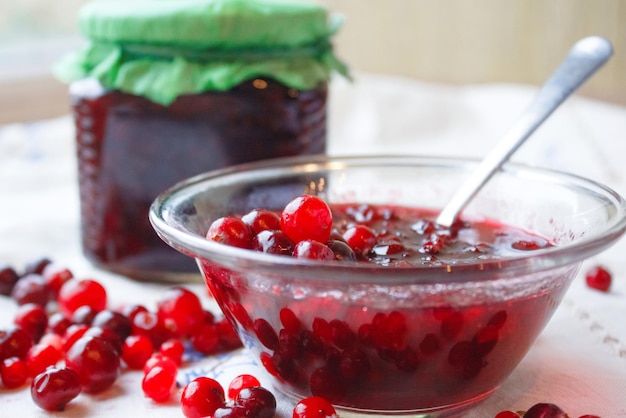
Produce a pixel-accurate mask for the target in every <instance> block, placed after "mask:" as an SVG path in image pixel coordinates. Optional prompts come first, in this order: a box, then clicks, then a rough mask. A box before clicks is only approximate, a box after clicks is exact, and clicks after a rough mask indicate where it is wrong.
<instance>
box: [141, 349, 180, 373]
mask: <svg viewBox="0 0 626 418" xmlns="http://www.w3.org/2000/svg"><path fill="white" fill-rule="evenodd" d="M155 366H160V367H163V368H167V369H169V370H170V371H173V372H176V371H177V370H178V365H177V364H176V362H175V361H174V360H172V359H171V358H169V357H166V356H164V355H163V354H161V353H153V354H152V355H151V356H150V358H149V359H148V360H147V361H146V364H144V366H143V373H144V374H147V373H148V372H149V371H150V369H152V368H153V367H155Z"/></svg>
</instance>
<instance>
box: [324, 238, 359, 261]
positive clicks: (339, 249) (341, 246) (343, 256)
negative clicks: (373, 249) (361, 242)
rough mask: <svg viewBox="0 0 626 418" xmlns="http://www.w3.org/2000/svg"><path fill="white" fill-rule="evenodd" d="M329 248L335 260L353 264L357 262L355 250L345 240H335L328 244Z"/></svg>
mask: <svg viewBox="0 0 626 418" xmlns="http://www.w3.org/2000/svg"><path fill="white" fill-rule="evenodd" d="M327 245H328V248H330V249H331V250H332V252H333V253H334V254H335V260H337V261H343V262H353V261H356V260H357V257H356V254H355V253H354V250H352V248H350V246H349V245H348V244H346V243H345V242H344V241H343V239H342V240H338V239H333V240H330V241H329V242H328V244H327Z"/></svg>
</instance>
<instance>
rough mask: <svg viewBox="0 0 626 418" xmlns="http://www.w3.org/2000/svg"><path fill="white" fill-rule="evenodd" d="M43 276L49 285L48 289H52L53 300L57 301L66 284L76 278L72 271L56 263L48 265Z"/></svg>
mask: <svg viewBox="0 0 626 418" xmlns="http://www.w3.org/2000/svg"><path fill="white" fill-rule="evenodd" d="M41 275H42V276H43V278H44V279H45V280H46V283H48V288H49V289H50V292H51V297H52V298H53V299H56V298H57V297H58V296H59V291H60V290H61V287H62V286H63V285H64V284H65V282H67V281H69V280H70V279H71V278H73V277H74V274H73V273H72V271H71V270H70V269H68V268H66V267H62V266H59V265H57V264H54V263H50V264H48V265H46V266H45V267H44V269H43V271H42V273H41Z"/></svg>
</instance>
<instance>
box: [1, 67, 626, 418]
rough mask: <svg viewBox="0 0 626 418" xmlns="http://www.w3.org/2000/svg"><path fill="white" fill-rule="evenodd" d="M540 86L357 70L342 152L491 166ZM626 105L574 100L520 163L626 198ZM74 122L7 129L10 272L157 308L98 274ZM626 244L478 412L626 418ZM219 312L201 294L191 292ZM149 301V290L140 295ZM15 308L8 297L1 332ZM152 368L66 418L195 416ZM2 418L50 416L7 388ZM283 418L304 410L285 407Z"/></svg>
mask: <svg viewBox="0 0 626 418" xmlns="http://www.w3.org/2000/svg"><path fill="white" fill-rule="evenodd" d="M534 93H535V88H533V87H528V86H516V85H493V84H489V85H472V86H446V85H433V84H424V83H420V82H417V81H414V80H408V79H403V78H394V77H387V76H374V75H366V74H358V75H357V76H356V77H355V80H354V82H353V83H348V82H346V81H344V80H334V81H333V84H332V85H331V97H330V103H329V110H330V121H329V152H330V153H332V154H357V153H358V154H371V153H388V154H398V153H407V152H411V153H416V154H429V155H455V156H472V157H480V156H482V155H484V154H485V153H486V152H487V151H488V150H489V149H490V147H491V146H492V145H493V144H494V143H495V142H496V141H497V139H498V137H499V135H500V134H501V133H503V132H504V131H505V130H506V128H507V127H508V126H510V124H511V123H513V121H514V120H515V118H516V117H517V116H518V115H519V114H520V113H521V111H522V110H523V109H524V107H525V106H526V105H527V104H528V103H529V102H530V99H531V98H532V96H533V94H534ZM625 156H626V108H623V107H619V106H615V105H610V104H606V103H601V102H597V101H592V100H586V99H583V98H580V97H573V98H571V99H570V100H569V101H568V102H567V103H565V104H564V105H563V106H562V107H561V108H560V109H559V110H557V112H556V113H555V114H554V115H553V117H552V118H551V119H550V120H549V121H547V122H546V124H545V125H544V126H542V127H541V128H540V129H539V130H538V131H537V133H536V134H535V136H533V138H531V139H530V140H529V142H528V143H527V144H525V145H524V146H523V147H522V149H521V150H520V151H519V152H518V153H517V154H516V155H515V156H514V158H513V159H514V160H516V161H520V162H527V163H532V164H535V165H539V166H546V167H550V168H556V169H561V170H565V171H570V172H573V173H576V174H579V175H583V176H586V177H590V178H592V179H594V180H597V181H599V182H602V183H605V184H607V185H608V186H610V187H612V188H614V189H615V190H616V191H618V192H619V193H621V194H626V163H625V162H624V161H625V160H626V157H625ZM78 216H79V209H78V192H77V181H76V162H75V156H74V143H73V127H72V120H71V118H70V116H67V117H63V118H59V119H54V120H45V121H37V122H33V123H28V124H20V125H10V126H4V127H0V264H3V263H4V264H9V265H12V266H14V267H16V268H17V269H20V268H22V267H23V266H24V264H25V263H27V262H29V261H31V260H33V259H34V258H37V257H40V256H47V257H49V258H51V259H53V260H55V261H57V262H59V263H62V264H65V265H66V266H67V267H69V268H70V269H71V270H72V271H74V273H75V275H76V276H79V277H93V278H96V279H97V280H99V281H101V282H102V283H103V284H104V285H105V287H106V288H107V291H108V292H109V296H110V305H111V307H115V306H119V305H121V304H124V303H136V302H142V303H144V304H145V305H147V306H148V307H153V306H154V303H155V301H156V300H157V299H158V297H159V295H160V294H161V291H162V290H163V288H164V286H167V285H159V284H146V283H137V282H133V281H130V280H128V279H126V278H124V277H120V276H116V275H112V274H108V273H106V272H103V271H100V270H97V269H95V268H94V267H92V266H91V265H90V264H89V263H88V262H87V261H86V260H85V259H84V258H83V256H82V254H81V250H80V239H79V219H78ZM625 253H626V241H624V240H622V241H620V242H619V243H618V244H617V245H615V246H614V247H612V248H611V249H609V250H608V251H606V252H604V253H603V254H601V255H599V256H598V257H596V258H595V259H593V260H588V261H587V262H586V263H585V264H584V265H583V269H582V271H581V274H580V275H579V277H577V279H576V280H575V282H574V283H573V285H572V287H571V288H570V290H569V291H568V293H567V295H566V297H565V300H564V302H563V304H562V305H561V306H560V307H559V309H558V310H557V312H556V314H555V315H554V317H553V319H552V320H551V322H550V323H549V324H548V326H547V327H546V329H545V330H544V332H543V333H542V334H541V336H540V337H539V339H538V340H537V341H536V344H535V345H534V347H533V349H532V350H531V351H530V353H529V354H528V356H527V357H526V358H525V359H524V360H523V362H522V364H521V365H520V366H519V367H518V368H517V370H516V371H515V372H514V373H513V375H512V376H511V377H510V378H509V379H508V380H507V381H506V382H505V383H504V385H503V386H502V387H501V388H500V389H499V390H498V391H497V392H496V393H495V394H494V395H493V396H492V397H491V398H490V399H488V400H487V401H485V402H484V403H483V404H481V405H480V406H479V407H478V408H477V409H476V410H475V411H474V412H472V413H470V414H469V415H468V416H469V417H471V418H485V417H493V416H494V415H495V414H496V413H497V412H498V411H500V410H503V409H512V410H521V409H527V408H528V407H530V406H531V405H533V404H534V403H537V402H545V401H549V402H553V403H556V404H558V405H560V406H561V407H562V408H564V409H566V411H567V412H568V413H569V414H570V416H572V417H577V416H580V415H583V414H592V413H593V414H597V415H599V416H602V417H603V418H615V417H626V319H625V317H626V257H625V256H624V254H625ZM597 263H601V264H604V265H605V266H606V267H608V268H609V269H610V270H611V271H612V273H613V275H614V283H613V287H612V289H611V291H610V292H609V293H601V292H597V291H593V290H591V289H589V288H587V286H586V285H585V283H584V280H583V277H582V273H583V272H584V270H585V269H586V268H588V267H590V266H591V265H593V264H597ZM189 287H190V288H192V289H193V290H195V291H197V293H199V294H202V295H203V302H204V303H205V304H206V306H207V308H210V309H216V307H215V305H214V303H213V302H212V301H211V300H210V299H209V298H208V297H206V292H205V291H204V289H203V288H202V286H200V285H198V284H193V285H190V286H189ZM137 295H142V296H141V298H142V299H141V300H140V301H139V300H137ZM15 308H16V307H15V304H14V302H13V301H11V300H10V299H8V298H5V297H0V327H5V326H7V325H8V324H9V323H10V322H11V320H12V317H13V312H14V310H15ZM255 367H256V366H255V365H253V364H252V363H251V362H250V360H249V359H248V358H247V357H246V355H245V353H242V352H237V353H234V354H233V355H232V356H227V357H219V358H216V357H212V358H207V359H204V360H202V361H201V362H199V363H194V364H191V365H189V366H187V367H186V368H184V369H183V370H182V371H181V373H180V380H181V381H184V380H185V379H186V378H189V377H192V376H194V375H195V374H197V373H202V374H209V375H212V376H217V377H218V378H219V379H221V380H222V381H223V382H228V380H229V379H230V378H231V377H233V376H234V375H235V374H238V373H240V372H242V371H251V372H253V373H254V372H255ZM140 381H141V373H139V372H125V373H124V374H123V375H122V377H121V378H120V380H119V381H118V382H117V383H116V384H115V386H114V387H113V388H112V389H110V390H109V391H106V392H105V393H103V394H100V395H98V396H89V395H80V396H79V397H78V398H77V399H76V400H74V401H73V403H72V404H71V406H70V407H68V408H67V410H66V411H65V412H62V413H58V414H55V416H63V417H66V416H67V417H78V416H97V417H113V416H115V417H118V416H120V417H121V416H131V415H132V416H134V417H137V418H139V417H144V416H145V417H148V416H149V417H172V416H182V414H181V412H180V407H179V406H178V404H177V401H176V399H175V398H176V397H174V398H173V400H172V402H171V403H169V404H166V405H155V404H154V403H152V402H151V401H149V400H148V399H146V398H144V397H143V395H142V393H141V388H140ZM0 403H1V405H2V406H1V407H0V416H7V417H9V416H11V417H14V416H46V413H44V412H43V411H41V410H39V409H38V408H37V407H36V406H35V405H34V403H33V402H32V401H31V400H30V395H29V393H28V390H27V389H25V388H24V389H20V390H14V391H8V390H5V389H2V388H0ZM281 407H282V408H281V413H280V414H279V415H280V416H282V417H286V418H287V417H290V416H291V415H290V407H291V405H290V404H288V403H285V402H284V401H283V402H282V404H281Z"/></svg>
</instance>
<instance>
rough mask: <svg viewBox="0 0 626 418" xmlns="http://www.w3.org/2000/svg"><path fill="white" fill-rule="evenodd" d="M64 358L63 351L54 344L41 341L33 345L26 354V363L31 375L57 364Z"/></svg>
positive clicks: (33, 375)
mask: <svg viewBox="0 0 626 418" xmlns="http://www.w3.org/2000/svg"><path fill="white" fill-rule="evenodd" d="M61 360H63V352H62V351H61V350H60V349H59V348H58V347H56V346H55V345H52V344H47V343H39V344H35V345H33V346H32V347H31V348H30V350H28V354H27V355H26V365H27V366H28V374H29V375H30V376H31V377H35V376H37V375H38V374H39V373H41V372H43V371H44V370H46V369H47V368H49V367H52V366H56V365H57V363H58V362H60V361H61Z"/></svg>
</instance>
